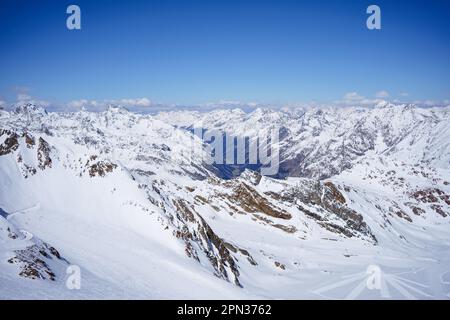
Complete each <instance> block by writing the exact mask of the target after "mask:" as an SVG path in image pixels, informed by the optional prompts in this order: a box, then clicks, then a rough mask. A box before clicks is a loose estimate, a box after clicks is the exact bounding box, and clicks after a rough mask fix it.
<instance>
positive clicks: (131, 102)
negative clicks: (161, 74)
mask: <svg viewBox="0 0 450 320" xmlns="http://www.w3.org/2000/svg"><path fill="white" fill-rule="evenodd" d="M109 105H118V106H123V107H144V108H146V107H151V106H152V105H153V102H152V101H151V100H150V99H148V98H145V97H144V98H137V99H118V100H116V99H111V100H101V101H97V100H88V99H79V100H72V101H70V102H69V103H67V107H68V108H70V109H80V108H82V107H85V108H88V109H103V108H106V107H107V106H109Z"/></svg>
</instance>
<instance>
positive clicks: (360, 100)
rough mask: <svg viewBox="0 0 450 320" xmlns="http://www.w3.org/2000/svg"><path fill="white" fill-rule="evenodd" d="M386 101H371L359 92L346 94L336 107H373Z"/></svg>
mask: <svg viewBox="0 0 450 320" xmlns="http://www.w3.org/2000/svg"><path fill="white" fill-rule="evenodd" d="M384 101H385V100H383V99H380V98H377V99H369V98H366V97H364V96H362V95H359V94H358V93H357V92H355V91H354V92H349V93H346V94H345V95H344V97H343V99H342V100H338V101H335V102H334V104H335V105H336V106H347V107H350V106H361V107H365V106H373V105H376V104H377V103H380V102H384Z"/></svg>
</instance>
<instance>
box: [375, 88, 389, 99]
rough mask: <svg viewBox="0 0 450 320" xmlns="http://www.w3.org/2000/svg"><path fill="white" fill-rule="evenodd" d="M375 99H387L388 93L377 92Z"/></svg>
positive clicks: (384, 91)
mask: <svg viewBox="0 0 450 320" xmlns="http://www.w3.org/2000/svg"><path fill="white" fill-rule="evenodd" d="M375 97H377V98H388V97H389V92H387V91H386V90H381V91H378V92H377V93H376V94H375Z"/></svg>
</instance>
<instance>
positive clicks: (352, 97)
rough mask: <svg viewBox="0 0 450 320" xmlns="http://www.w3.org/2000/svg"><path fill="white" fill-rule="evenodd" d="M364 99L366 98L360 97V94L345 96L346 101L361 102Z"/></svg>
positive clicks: (353, 93) (354, 93) (347, 94)
mask: <svg viewBox="0 0 450 320" xmlns="http://www.w3.org/2000/svg"><path fill="white" fill-rule="evenodd" d="M363 99H364V97H363V96H360V95H359V94H358V92H349V93H346V94H345V95H344V101H360V100H363Z"/></svg>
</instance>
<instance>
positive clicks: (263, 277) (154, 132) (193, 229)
mask: <svg viewBox="0 0 450 320" xmlns="http://www.w3.org/2000/svg"><path fill="white" fill-rule="evenodd" d="M199 125H200V126H201V127H202V128H204V129H218V130H221V131H224V132H228V133H230V134H232V135H235V136H246V137H253V136H256V135H258V134H260V133H261V132H268V131H269V130H273V129H276V130H277V131H278V132H280V139H279V142H278V145H277V146H276V147H277V148H279V150H280V172H279V174H277V175H275V176H272V177H266V176H261V175H260V174H259V173H258V172H257V171H252V170H249V168H253V167H250V166H246V165H240V166H238V167H237V169H238V170H235V169H236V167H235V166H232V165H230V166H227V165H225V166H221V167H218V166H211V165H209V164H207V163H205V161H204V160H203V159H205V157H204V155H205V154H206V153H207V151H208V148H207V144H205V143H204V142H203V141H202V140H201V139H200V138H198V137H197V136H195V135H194V134H193V133H192V129H193V128H194V127H195V126H199ZM256 169H257V168H256ZM238 173H240V174H238ZM0 181H1V188H0V213H1V215H0V298H3V299H5V298H111V297H115V298H344V297H349V298H359V297H360V298H380V297H397V298H413V297H416V298H445V297H448V295H449V293H450V287H449V285H448V283H449V279H448V277H449V276H450V273H449V272H450V249H449V248H450V247H449V246H450V224H449V222H450V109H449V108H428V109H423V108H417V107H414V106H411V105H391V104H380V105H378V106H376V107H374V108H346V109H337V108H328V109H304V110H285V111H280V110H269V109H256V110H255V111H253V112H251V113H245V112H243V111H241V110H239V109H234V110H216V111H211V112H205V113H202V112H197V111H174V112H165V113H159V114H156V115H142V114H136V113H132V112H129V111H127V110H126V109H123V108H115V107H111V108H109V109H108V110H106V111H104V112H99V113H94V112H87V111H85V110H83V111H79V112H76V113H53V112H49V113H47V112H46V111H45V110H44V109H42V108H39V107H37V106H35V105H32V104H27V105H22V106H19V107H18V108H16V110H15V111H12V112H7V111H1V110H0ZM70 266H77V267H78V268H79V269H80V270H81V288H80V289H79V290H70V289H69V288H68V287H67V286H66V281H67V277H68V274H66V270H67V268H68V267H70ZM374 268H375V269H374ZM370 270H378V271H380V272H381V274H382V275H383V276H382V277H381V278H380V279H381V280H380V281H382V284H383V286H382V288H383V289H382V290H369V289H370V288H369V287H366V286H365V285H361V284H365V282H366V280H367V272H369V273H370V272H371V271H370ZM400 274H401V275H400Z"/></svg>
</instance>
